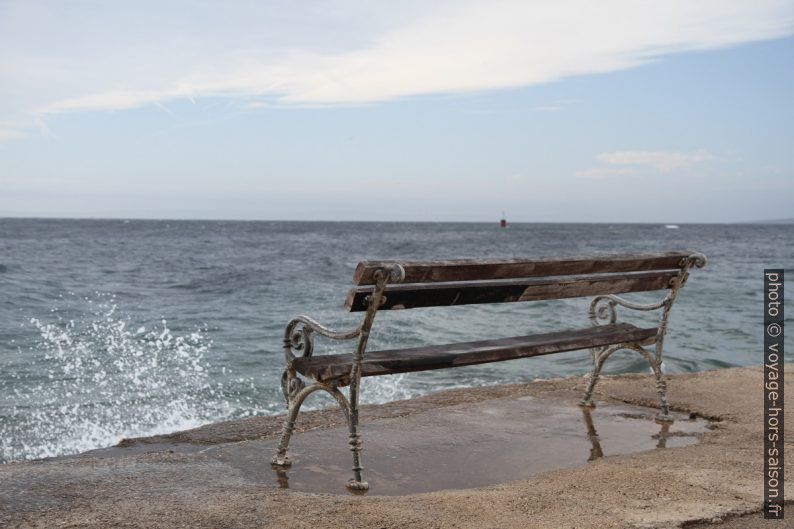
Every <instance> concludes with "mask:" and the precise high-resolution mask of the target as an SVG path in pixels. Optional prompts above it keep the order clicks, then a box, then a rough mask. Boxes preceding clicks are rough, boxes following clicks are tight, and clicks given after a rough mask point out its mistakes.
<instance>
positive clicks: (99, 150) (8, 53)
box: [0, 0, 794, 223]
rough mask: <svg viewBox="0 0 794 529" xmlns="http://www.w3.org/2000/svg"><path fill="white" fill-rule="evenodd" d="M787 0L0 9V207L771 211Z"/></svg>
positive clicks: (579, 216) (777, 195) (604, 218)
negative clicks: (749, 0)
mask: <svg viewBox="0 0 794 529" xmlns="http://www.w3.org/2000/svg"><path fill="white" fill-rule="evenodd" d="M792 66H794V2H792V1H779V0H754V1H752V2H747V1H742V2H733V1H729V0H699V1H698V2H692V1H691V0H687V1H680V0H667V1H661V0H660V1H638V0H604V1H599V2H592V1H565V2H563V1H559V0H557V1H546V0H543V1H541V0H536V1H526V0H525V1H469V0H455V1H445V0H440V1H436V2H424V1H412V0H406V1H402V2H363V1H358V2H351V1H348V0H331V1H320V0H308V1H304V2H287V1H284V2H267V1H247V0H235V1H230V2H211V1H208V0H175V1H170V2H167V3H166V2H160V1H149V0H138V1H136V2H109V1H98V0H71V1H42V0H24V1H17V0H0V217H2V216H5V217H94V218H95V217H103V218H104V217H108V218H174V219H182V218H185V219H190V218H195V219H250V220H254V219H265V220H266V219H273V220H362V221H363V220H405V221H486V222H492V221H495V220H498V219H499V218H500V217H501V215H502V212H503V211H504V212H505V215H506V216H507V218H508V219H509V220H510V221H513V222H661V223H678V222H680V223H683V222H741V221H750V220H756V219H775V218H790V217H794V205H792V202H793V201H794V148H793V147H794V144H793V143H792V140H793V139H794V98H793V97H792V96H794V67H792Z"/></svg>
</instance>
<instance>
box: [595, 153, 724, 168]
mask: <svg viewBox="0 0 794 529" xmlns="http://www.w3.org/2000/svg"><path fill="white" fill-rule="evenodd" d="M596 159H597V160H598V161H599V162H604V163H608V164H612V165H634V166H640V167H642V166H645V167H651V168H653V169H656V170H657V171H659V172H660V173H669V172H670V171H673V170H675V169H681V168H685V167H692V165H694V164H696V163H700V162H706V161H709V160H714V159H715V157H714V156H713V155H712V154H709V153H708V152H706V151H704V150H703V149H698V150H696V151H692V152H690V153H684V152H670V151H618V152H605V153H602V154H599V155H598V156H596Z"/></svg>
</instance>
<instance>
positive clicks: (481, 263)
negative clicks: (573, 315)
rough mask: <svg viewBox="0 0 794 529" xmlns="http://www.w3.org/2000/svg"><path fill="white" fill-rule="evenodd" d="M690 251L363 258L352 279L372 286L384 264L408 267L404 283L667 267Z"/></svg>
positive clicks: (630, 270) (674, 264) (678, 263)
mask: <svg viewBox="0 0 794 529" xmlns="http://www.w3.org/2000/svg"><path fill="white" fill-rule="evenodd" d="M691 254H692V252H691V251H680V252H666V253H648V254H616V255H580V256H574V257H527V258H515V259H453V260H442V261H401V260H396V261H362V262H360V263H359V264H358V266H356V270H355V272H354V273H353V282H354V283H355V284H356V285H373V284H375V277H374V274H375V271H376V270H378V269H379V268H381V267H382V266H384V265H387V264H395V263H396V264H399V265H401V266H402V267H403V269H404V270H405V280H404V282H405V283H425V282H436V281H473V280H484V279H510V278H517V277H543V276H553V275H575V274H602V273H618V272H635V271H636V272H640V271H645V270H664V269H670V268H679V267H680V264H681V260H682V259H683V258H685V257H688V256H689V255H691Z"/></svg>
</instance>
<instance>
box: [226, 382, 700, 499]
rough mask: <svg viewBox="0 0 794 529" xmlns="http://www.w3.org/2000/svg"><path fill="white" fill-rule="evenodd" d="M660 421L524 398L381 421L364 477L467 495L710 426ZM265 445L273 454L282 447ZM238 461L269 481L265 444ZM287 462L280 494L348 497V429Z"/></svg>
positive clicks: (242, 449)
mask: <svg viewBox="0 0 794 529" xmlns="http://www.w3.org/2000/svg"><path fill="white" fill-rule="evenodd" d="M654 414H655V410H652V409H649V408H641V407H636V406H629V405H619V404H602V405H600V406H599V407H598V408H596V409H593V410H591V409H588V408H580V407H579V406H576V405H575V402H573V401H571V402H567V401H560V400H557V401H551V402H550V401H549V400H547V399H545V398H544V399H543V400H540V399H535V398H534V397H520V398H514V399H499V400H491V401H486V402H481V403H478V404H473V405H472V404H467V405H465V406H452V407H445V408H439V409H436V410H432V411H429V412H424V413H418V414H414V415H410V416H406V417H396V418H388V419H380V420H375V421H371V422H367V423H365V424H364V427H363V429H362V438H363V441H364V448H365V451H364V466H365V471H364V474H365V478H366V480H367V481H368V482H369V483H370V487H371V488H370V492H369V493H370V494H383V495H399V494H409V493H416V492H428V491H434V490H443V489H460V488H470V487H477V486H483V485H491V484H496V483H504V482H507V481H512V480H517V479H523V478H527V477H529V476H532V475H534V474H538V473H541V472H546V471H549V470H555V469H560V468H566V467H574V466H579V465H582V464H586V463H587V462H592V461H594V460H596V459H599V458H602V457H605V456H612V455H617V454H627V453H633V452H640V451H644V450H652V449H664V448H674V447H679V446H685V445H689V444H693V443H695V442H697V434H698V433H700V432H704V431H706V429H707V428H708V426H709V423H708V422H707V421H705V420H702V419H693V418H690V417H688V416H687V415H684V414H674V418H675V422H674V423H672V424H670V423H658V422H656V421H655V420H654ZM266 444H267V447H268V449H269V448H270V447H271V446H275V441H273V442H269V443H266ZM226 451H227V452H228V451H229V448H227V449H226ZM233 451H234V452H237V453H236V454H234V455H233V457H230V458H229V459H227V461H229V462H232V464H234V465H235V466H237V467H238V468H240V470H242V471H243V472H244V473H246V474H249V476H250V477H253V474H252V473H255V474H259V477H260V479H261V478H262V475H263V474H260V473H261V472H264V471H265V469H264V468H263V466H264V465H265V464H266V461H267V459H268V458H269V453H268V452H267V450H266V451H265V452H264V453H263V452H262V445H261V444H257V447H256V448H255V447H254V446H252V445H251V444H241V445H237V447H236V448H235V449H234V450H233ZM290 452H291V457H292V458H293V460H294V461H295V464H294V465H293V466H292V467H291V468H289V469H286V470H283V469H268V475H270V476H271V477H272V479H273V481H272V483H273V485H274V486H277V487H281V488H290V489H293V490H300V491H306V492H326V493H339V494H343V493H346V488H345V483H346V482H347V480H348V478H349V477H350V476H349V474H350V466H351V461H350V458H351V456H350V452H349V450H348V449H347V431H346V429H345V428H332V429H326V430H315V431H310V432H306V433H302V434H299V435H296V436H295V437H294V438H293V440H292V444H291V447H290ZM227 455H231V454H227Z"/></svg>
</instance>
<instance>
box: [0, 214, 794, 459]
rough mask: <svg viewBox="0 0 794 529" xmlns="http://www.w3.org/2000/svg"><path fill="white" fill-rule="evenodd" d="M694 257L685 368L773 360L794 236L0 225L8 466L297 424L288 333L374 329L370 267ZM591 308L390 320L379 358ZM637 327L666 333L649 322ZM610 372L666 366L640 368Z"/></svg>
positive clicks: (722, 230) (575, 357)
mask: <svg viewBox="0 0 794 529" xmlns="http://www.w3.org/2000/svg"><path fill="white" fill-rule="evenodd" d="M497 220H498V219H497ZM679 249H693V250H697V251H700V252H703V253H705V254H706V255H707V256H708V258H709V264H708V266H707V267H706V268H705V269H702V270H694V271H693V272H692V275H691V277H690V280H689V281H688V283H687V284H686V286H685V287H684V289H683V290H682V292H681V294H680V295H679V299H678V301H677V302H676V305H675V306H674V308H673V312H672V317H671V321H670V331H669V334H668V339H667V341H666V351H667V352H666V360H665V368H666V370H667V371H668V372H680V371H697V370H703V369H712V368H720V367H728V366H740V365H748V364H758V363H760V362H761V361H762V350H761V349H762V343H761V341H760V340H761V331H760V329H761V325H762V322H763V321H762V312H761V303H762V292H761V287H762V272H763V269H764V268H765V267H766V268H780V267H783V268H786V267H790V266H791V264H792V263H794V232H792V230H791V227H790V226H786V225H772V224H760V223H753V224H733V225H726V224H709V225H692V224H680V225H679V229H666V228H665V227H664V226H663V225H652V224H512V225H510V226H509V227H508V228H507V229H501V228H499V226H498V224H497V223H496V222H494V223H492V224H473V223H472V224H453V223H377V222H368V223H348V222H231V221H228V222H226V221H143V220H55V219H53V220H46V219H37V220H30V219H0V288H1V291H2V298H0V462H7V461H12V460H19V459H29V458H37V457H46V456H56V455H63V454H68V453H75V452H79V451H83V450H87V449H91V448H96V447H101V446H107V445H110V444H114V443H116V442H118V441H119V440H120V439H121V438H122V437H132V436H141V435H151V434H154V433H162V432H167V431H173V430H177V429H184V428H188V427H193V426H198V425H200V424H203V423H207V422H211V421H218V420H223V419H231V418H240V417H245V416H248V415H251V414H273V413H280V412H282V411H283V409H284V402H283V397H282V395H281V389H280V387H279V377H280V374H281V371H282V369H283V367H284V360H283V356H282V352H281V339H282V332H283V327H284V324H285V323H286V322H287V320H288V319H289V318H290V317H291V316H293V315H297V314H301V313H305V314H308V315H311V316H313V317H315V318H317V319H319V320H320V321H321V322H323V323H325V324H328V325H332V326H336V327H348V326H351V325H354V324H355V323H356V322H357V321H358V318H359V317H360V315H350V314H347V313H345V312H344V311H343V309H342V304H343V301H344V297H345V294H346V292H347V289H348V288H349V287H350V286H351V278H352V273H353V268H354V267H355V265H356V263H357V262H358V261H359V260H364V259H379V258H405V259H411V258H416V259H419V258H422V259H429V258H455V257H480V256H503V257H511V256H544V255H573V254H584V253H592V252H608V253H621V252H647V251H653V252H655V251H668V250H679ZM662 295H663V293H661V292H656V293H647V294H635V295H631V294H627V295H626V297H629V298H631V299H636V300H640V301H651V300H655V299H660V297H661V296H662ZM587 305H588V300H585V299H578V300H559V301H547V302H535V303H509V304H503V305H497V306H493V305H492V306H468V307H455V308H451V309H419V310H411V311H395V312H384V313H381V314H379V315H378V317H377V319H376V323H375V332H374V333H373V336H372V339H371V341H370V344H371V345H370V349H371V350H374V349H377V348H385V347H399V346H414V345H421V344H427V343H442V342H453V341H468V340H477V339H485V338H492V337H496V336H510V335H520V334H530V333H535V332H545V331H552V330H562V329H566V328H578V327H582V326H587V325H588V324H589V323H588V320H587ZM618 316H619V318H621V319H625V320H628V321H632V322H640V323H648V324H655V320H654V319H653V318H652V317H651V316H649V315H648V314H632V313H631V311H628V310H619V311H618ZM790 319H791V317H790V316H789V320H790ZM789 320H787V321H789ZM352 343H353V342H333V343H330V342H325V341H322V339H321V338H318V341H317V344H316V345H317V347H316V352H315V354H322V353H323V352H325V351H327V352H348V351H350V350H351V347H352ZM589 367H590V356H589V354H588V352H587V351H578V352H571V353H565V354H560V355H553V356H548V357H538V358H532V359H525V360H517V361H512V362H502V363H497V364H486V365H481V366H472V367H467V368H461V369H454V370H440V371H431V372H425V373H413V374H406V375H396V376H392V377H377V378H375V379H365V382H364V389H363V400H364V402H383V401H387V400H393V399H399V398H408V397H412V396H416V395H421V394H425V393H428V392H431V391H437V390H441V389H445V388H451V387H461V386H473V385H483V384H499V383H505V382H518V381H529V380H533V379H535V378H547V377H559V376H567V375H583V374H585V373H587V372H588V371H589ZM607 371H608V372H612V373H617V372H647V371H648V366H647V364H646V363H645V361H644V360H643V359H642V358H641V357H639V355H636V353H630V352H621V353H618V354H616V355H615V356H614V357H613V359H611V360H610V362H608V363H607ZM671 398H672V400H673V401H675V388H672V389H671ZM312 399H315V397H314V396H313V397H312ZM312 399H310V400H309V404H313V405H315V406H323V405H325V404H328V401H326V400H323V399H322V398H316V399H315V400H312Z"/></svg>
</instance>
